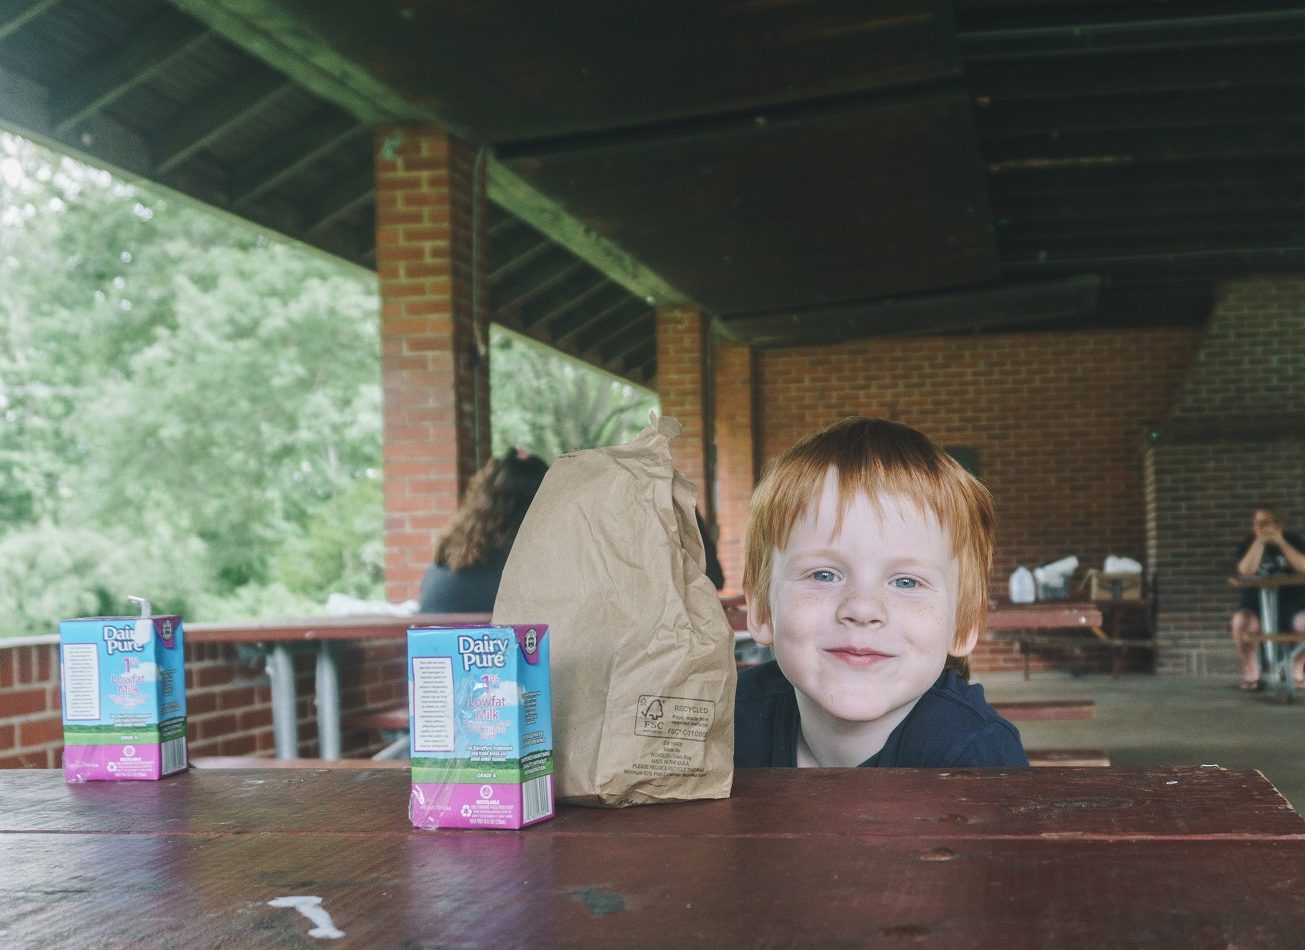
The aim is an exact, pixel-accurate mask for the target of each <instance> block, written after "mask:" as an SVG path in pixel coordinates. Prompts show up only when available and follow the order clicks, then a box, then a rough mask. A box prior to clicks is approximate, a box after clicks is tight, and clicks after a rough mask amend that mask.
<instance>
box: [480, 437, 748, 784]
mask: <svg viewBox="0 0 1305 950" xmlns="http://www.w3.org/2000/svg"><path fill="white" fill-rule="evenodd" d="M679 432H680V424H679V423H678V422H676V421H675V420H674V419H671V418H663V419H658V418H657V417H656V416H655V415H654V416H653V423H652V425H651V426H649V427H648V428H647V429H645V430H644V431H643V432H642V433H640V435H639V437H638V438H637V439H635V440H634V441H633V442H630V443H628V444H626V445H618V446H611V447H609V448H603V449H589V450H584V451H578V452H571V453H568V454H566V455H563V456H562V457H560V458H559V459H558V460H557V461H556V462H554V463H553V465H552V467H551V468H550V469H549V471H548V475H547V477H545V479H544V483H543V485H542V486H541V487H540V489H539V493H538V494H537V495H535V500H534V502H533V503H532V504H531V506H530V511H529V512H528V513H527V514H526V518H525V521H524V522H523V523H522V525H521V530H520V531H519V532H518V534H517V538H516V542H515V544H513V546H512V553H511V554H510V555H509V557H508V562H507V567H506V568H505V569H504V571H503V581H502V584H501V585H500V586H499V590H498V599H497V601H496V602H495V604H494V622H495V623H514V622H525V623H547V624H548V628H549V637H550V638H552V641H553V644H552V651H553V654H552V663H551V666H552V683H553V737H554V738H553V759H554V770H555V771H554V782H555V787H556V795H557V797H558V799H560V800H562V801H569V802H572V803H575V804H581V805H603V806H609V807H620V806H624V805H638V804H649V803H654V802H676V801H688V800H691V799H698V798H727V797H729V793H730V784H731V782H732V780H733V777H734V684H735V670H734V634H733V632H732V631H731V629H730V626H729V624H728V622H726V620H725V612H724V610H723V609H722V608H721V604H720V598H719V597H718V596H717V594H716V588H715V587H714V586H713V585H712V583H711V581H710V580H708V579H707V577H706V575H705V574H704V573H703V570H704V565H705V558H704V554H703V547H702V538H701V535H699V533H698V526H697V523H696V521H695V520H694V495H693V486H692V485H690V484H689V482H688V480H687V479H685V478H684V476H683V475H681V474H680V473H679V472H677V471H675V469H674V468H673V467H672V465H671V450H670V441H671V439H673V438H674V437H675V436H676V435H678V434H679Z"/></svg>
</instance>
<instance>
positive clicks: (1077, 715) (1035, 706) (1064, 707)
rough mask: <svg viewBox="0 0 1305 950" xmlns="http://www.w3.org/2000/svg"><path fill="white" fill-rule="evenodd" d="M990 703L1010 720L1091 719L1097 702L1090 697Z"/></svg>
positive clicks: (1002, 715) (1094, 713) (1000, 714)
mask: <svg viewBox="0 0 1305 950" xmlns="http://www.w3.org/2000/svg"><path fill="white" fill-rule="evenodd" d="M991 705H992V708H993V709H995V710H997V714H998V715H999V716H1001V717H1002V718H1003V719H1008V720H1010V721H1011V722H1049V721H1053V720H1054V721H1062V720H1068V719H1091V718H1093V717H1094V716H1095V715H1096V711H1097V704H1096V703H1095V702H1093V701H1092V700H1090V699H1026V700H1018V701H1012V702H993V703H992V704H991Z"/></svg>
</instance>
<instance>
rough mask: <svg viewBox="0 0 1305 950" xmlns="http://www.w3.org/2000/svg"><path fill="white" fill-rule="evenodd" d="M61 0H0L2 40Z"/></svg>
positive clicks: (0, 33) (0, 35)
mask: <svg viewBox="0 0 1305 950" xmlns="http://www.w3.org/2000/svg"><path fill="white" fill-rule="evenodd" d="M60 2H61V0H35V2H33V0H0V40H3V39H4V38H5V37H7V36H10V35H12V34H14V33H17V32H18V31H19V30H21V29H22V28H23V27H25V26H26V25H27V24H28V23H30V22H31V21H32V20H35V19H36V18H37V17H39V16H40V15H41V14H42V13H44V12H45V11H47V10H49V9H50V8H51V7H53V6H55V5H56V4H58V3H60Z"/></svg>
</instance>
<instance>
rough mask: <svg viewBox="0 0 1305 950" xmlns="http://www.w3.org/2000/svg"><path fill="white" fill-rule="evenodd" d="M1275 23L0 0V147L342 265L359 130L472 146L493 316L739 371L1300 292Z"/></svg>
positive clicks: (1300, 170) (1273, 12)
mask: <svg viewBox="0 0 1305 950" xmlns="http://www.w3.org/2000/svg"><path fill="white" fill-rule="evenodd" d="M1302 106H1305V2H1301V3H1285V2H1273V0H1226V2H1202V0H1191V2H1185V3H1174V2H1166V0H1139V2H1132V3H1118V2H1108V0H955V2H954V3H949V2H945V0H876V2H875V3H865V2H863V0H824V2H812V0H715V2H711V0H683V2H670V0H664V2H661V3H657V4H619V3H617V4H614V3H611V2H610V0H574V2H571V3H568V4H539V3H526V2H522V0H476V2H466V0H374V2H369V3H357V2H352V0H350V2H345V0H171V2H165V0H0V123H3V124H4V125H6V126H8V127H10V128H12V129H14V130H15V131H17V132H19V133H20V134H25V135H29V136H31V137H33V138H36V139H38V140H43V141H45V142H47V143H49V144H52V145H54V146H55V147H58V148H60V149H62V150H63V151H67V152H71V153H75V154H80V155H83V156H85V157H87V158H89V159H91V160H93V161H96V162H99V163H102V164H106V165H109V166H111V167H113V168H115V169H117V170H119V171H121V172H124V173H126V174H128V175H132V176H136V177H138V178H142V179H148V180H151V181H155V182H157V183H160V184H162V185H165V186H167V187H169V188H172V189H175V190H177V191H180V192H182V193H184V194H187V195H190V196H192V197H194V198H197V199H199V200H201V201H203V202H206V203H208V204H211V205H213V206H215V207H218V208H221V209H224V210H227V211H230V212H233V213H236V214H239V215H242V216H244V217H246V218H248V219H249V220H251V221H254V222H256V223H258V224H261V225H264V226H267V227H271V228H274V229H277V230H279V231H282V232H284V233H286V234H287V235H289V236H291V237H294V238H296V239H299V240H302V241H305V242H307V243H309V244H311V245H314V246H317V247H320V248H322V249H324V250H326V251H329V252H330V253H333V254H336V255H339V256H340V257H342V258H344V259H346V260H349V261H353V262H355V263H358V264H362V265H364V266H372V265H373V263H374V245H373V242H374V226H373V218H374V211H373V202H372V173H371V168H372V152H373V149H374V143H373V136H372V133H371V129H372V127H373V126H375V125H376V124H378V123H382V122H406V121H436V122H439V123H441V124H443V125H445V126H447V127H448V128H450V129H452V130H453V131H455V132H456V133H457V134H459V135H462V136H464V137H466V138H467V139H469V140H470V141H472V142H474V143H476V144H478V145H481V146H484V147H485V155H486V157H487V161H488V169H489V179H490V197H491V199H492V201H493V202H494V208H493V211H492V214H491V218H490V228H491V234H490V238H491V240H490V248H491V251H490V257H491V270H492V290H491V301H492V303H491V306H492V309H493V316H494V319H495V320H496V321H498V322H499V323H501V324H503V325H504V326H508V327H511V328H513V329H515V330H518V331H519V332H522V333H525V334H527V335H528V336H531V337H533V338H535V339H538V340H540V341H542V342H546V343H549V344H551V345H554V346H556V347H558V348H559V349H562V350H564V351H566V352H568V353H571V354H572V355H575V356H579V357H580V358H582V359H585V360H587V361H589V362H592V363H594V364H595V365H599V366H603V367H604V368H606V369H608V370H610V371H612V372H615V373H617V374H619V375H622V376H625V377H627V378H630V379H632V380H634V381H636V382H650V381H651V380H652V379H653V378H654V377H655V374H656V364H655V352H654V346H653V319H652V308H653V306H654V305H655V304H657V303H677V302H685V301H692V302H695V303H697V304H700V305H701V306H703V307H704V308H706V309H707V310H708V311H709V312H711V313H712V314H713V315H714V316H715V317H717V318H718V319H717V324H716V325H717V327H718V328H719V329H720V330H721V331H722V332H723V333H725V334H726V335H728V336H731V337H733V338H735V339H739V340H743V341H747V342H750V343H752V344H754V345H758V346H773V345H788V344H794V343H834V342H837V341H840V340H845V339H850V338H855V337H865V336H882V335H918V334H929V333H972V332H989V331H1006V330H1012V329H1044V328H1048V329H1064V328H1077V327H1116V326H1154V325H1175V324H1178V325H1196V324H1200V323H1201V322H1202V321H1204V320H1205V319H1206V317H1207V315H1208V313H1209V311H1210V306H1211V301H1212V295H1213V290H1214V287H1215V286H1216V285H1217V283H1218V282H1219V281H1220V280H1223V279H1226V278H1229V277H1233V276H1239V275H1243V274H1247V273H1259V272H1265V271H1273V270H1294V271H1300V270H1302V269H1305V109H1303V108H1302Z"/></svg>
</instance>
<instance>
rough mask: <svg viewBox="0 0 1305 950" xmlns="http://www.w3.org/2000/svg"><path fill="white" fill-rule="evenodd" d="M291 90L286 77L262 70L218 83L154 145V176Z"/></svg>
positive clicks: (152, 145) (183, 159)
mask: <svg viewBox="0 0 1305 950" xmlns="http://www.w3.org/2000/svg"><path fill="white" fill-rule="evenodd" d="M292 88H294V85H293V83H291V82H290V81H289V80H288V79H286V78H285V77H284V76H282V75H281V74H279V73H275V72H272V71H271V70H269V69H264V68H262V67H258V68H255V69H253V70H250V71H249V72H247V73H245V74H244V75H241V76H238V77H235V78H234V79H231V80H230V81H223V82H221V83H219V84H218V86H217V88H216V89H214V90H213V91H212V92H211V93H209V94H208V95H207V96H205V97H204V98H203V99H200V100H199V101H197V102H194V103H191V104H189V105H187V106H186V108H185V110H184V111H183V112H182V114H181V115H180V116H179V117H178V118H177V121H176V122H174V123H172V124H171V125H170V126H168V127H167V128H166V129H165V130H164V131H163V132H162V133H161V134H160V135H158V136H157V138H156V139H155V141H153V142H152V143H151V150H152V152H153V154H154V156H155V159H154V172H155V174H156V175H166V174H167V173H168V172H170V171H172V170H173V169H174V168H176V167H177V166H178V165H181V164H182V163H184V162H185V161H186V160H187V159H189V158H190V157H191V156H193V155H194V154H195V153H196V152H198V151H199V150H200V149H202V148H204V147H205V146H207V145H209V144H210V143H212V142H214V141H217V140H218V139H220V138H221V137H222V136H223V135H226V134H227V133H228V132H230V131H231V130H232V129H234V128H237V127H238V126H240V124H241V123H242V122H245V121H246V120H247V119H248V117H249V116H250V115H251V114H253V113H256V112H258V111H259V110H260V109H262V108H264V107H265V106H266V105H267V104H268V103H269V102H271V101H273V100H274V99H276V98H278V97H279V96H282V95H284V94H285V93H286V92H288V91H289V90H290V89H292Z"/></svg>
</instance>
